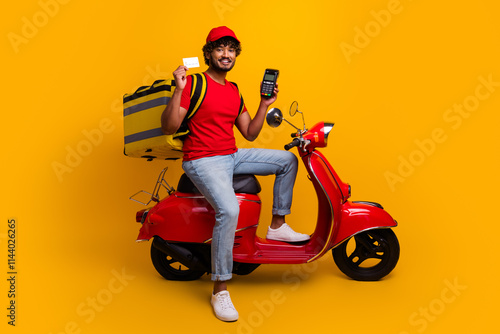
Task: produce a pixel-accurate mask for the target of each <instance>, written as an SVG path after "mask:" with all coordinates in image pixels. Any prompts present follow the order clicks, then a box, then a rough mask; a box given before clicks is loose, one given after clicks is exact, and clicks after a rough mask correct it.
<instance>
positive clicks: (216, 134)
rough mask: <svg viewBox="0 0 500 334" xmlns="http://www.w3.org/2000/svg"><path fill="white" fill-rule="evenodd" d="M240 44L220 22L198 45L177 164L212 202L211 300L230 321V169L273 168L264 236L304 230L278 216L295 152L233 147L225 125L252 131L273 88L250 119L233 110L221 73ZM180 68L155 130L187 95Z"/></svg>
mask: <svg viewBox="0 0 500 334" xmlns="http://www.w3.org/2000/svg"><path fill="white" fill-rule="evenodd" d="M240 52H241V46H240V41H239V40H238V39H237V38H236V35H235V34H234V32H233V31H232V30H231V29H229V28H227V27H224V26H222V27H217V28H214V29H212V30H211V31H210V33H209V34H208V36H207V40H206V44H205V46H204V47H203V54H204V58H205V63H206V64H207V65H208V69H207V70H206V72H204V73H203V75H205V76H206V79H207V94H206V96H205V99H204V100H203V102H202V104H201V106H200V108H199V110H198V111H197V112H196V114H195V115H194V116H193V117H192V118H191V119H190V120H189V121H188V127H189V130H190V133H189V135H188V136H187V138H186V140H185V141H184V147H183V152H184V157H183V162H182V168H183V169H184V171H185V173H186V174H187V175H188V177H189V178H190V179H191V181H192V182H193V183H194V184H195V185H196V186H197V188H198V189H199V190H200V192H201V193H202V194H203V195H204V196H205V197H206V199H207V201H208V202H209V203H210V204H211V205H212V207H213V208H214V210H215V213H216V215H215V219H216V222H215V226H214V229H213V236H212V244H211V252H212V253H211V254H212V255H211V256H212V280H213V281H214V288H213V293H212V306H213V308H214V312H215V315H216V316H217V318H219V319H220V320H223V321H235V320H237V319H238V312H237V311H236V309H235V308H234V306H233V304H232V302H231V298H230V296H229V292H228V291H227V283H226V281H228V280H229V279H231V277H232V266H233V243H234V234H235V230H236V225H237V222H238V214H239V205H238V201H237V199H236V196H235V193H234V190H233V187H232V179H233V174H257V175H270V174H276V179H275V183H274V193H273V194H274V201H273V203H274V204H273V218H272V220H271V226H270V227H269V228H268V232H267V236H266V237H267V239H272V240H280V241H286V242H298V241H305V240H308V239H309V235H306V234H300V233H296V232H294V231H293V230H292V229H291V228H290V227H289V226H288V225H287V224H286V223H285V218H284V216H285V215H287V214H289V213H290V207H291V204H292V192H293V185H294V183H295V177H296V175H297V158H296V157H295V155H294V154H292V153H290V152H286V151H280V150H267V149H240V150H238V149H237V148H236V141H235V137H234V133H233V127H234V125H236V128H237V129H238V130H239V131H240V132H241V134H242V135H243V137H245V139H247V140H249V141H253V140H255V139H256V138H257V136H258V135H259V133H260V130H261V129H262V125H263V123H264V119H265V116H266V112H267V109H268V108H269V106H270V105H271V104H272V103H273V102H274V101H276V98H277V94H278V88H277V87H276V88H275V90H274V94H273V96H272V97H271V98H262V97H261V100H260V105H259V108H258V110H257V113H256V114H255V117H254V118H253V119H252V118H251V117H250V115H249V114H248V112H247V110H246V107H245V106H244V107H243V111H242V113H241V114H240V115H238V112H239V107H240V104H241V101H242V99H241V97H240V94H239V91H238V88H237V87H236V86H235V85H234V84H232V83H230V82H229V81H227V80H226V75H227V72H229V71H230V70H231V69H232V68H233V66H234V64H235V61H236V57H237V56H238V55H239V54H240ZM187 70H188V68H187V67H185V66H179V67H178V68H177V69H176V70H175V71H174V73H173V74H174V78H175V83H176V89H175V92H174V94H173V96H172V98H171V100H170V102H169V103H168V105H167V107H166V108H165V110H164V112H163V114H162V118H161V121H162V130H163V132H164V133H165V134H173V133H175V132H176V131H177V129H178V128H179V126H180V124H181V122H182V120H183V119H184V116H185V115H186V112H187V109H188V107H189V102H190V94H189V92H190V89H191V82H192V78H191V77H190V76H187V75H186V72H187Z"/></svg>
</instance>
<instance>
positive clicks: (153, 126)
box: [123, 73, 207, 161]
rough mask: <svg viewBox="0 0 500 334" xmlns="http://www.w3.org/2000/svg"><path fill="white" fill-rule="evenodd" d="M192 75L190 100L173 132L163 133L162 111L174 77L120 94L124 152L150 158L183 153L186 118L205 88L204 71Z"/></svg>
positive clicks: (197, 104) (170, 157)
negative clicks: (178, 126)
mask: <svg viewBox="0 0 500 334" xmlns="http://www.w3.org/2000/svg"><path fill="white" fill-rule="evenodd" d="M191 76H192V77H193V84H192V88H191V103H190V105H189V109H188V112H187V114H186V117H185V118H184V120H183V122H182V125H181V126H180V128H179V130H177V132H176V133H175V134H173V135H165V134H163V132H162V130H161V114H162V113H163V110H165V107H166V105H167V103H168V101H170V98H171V97H172V95H173V93H174V90H175V80H174V79H167V80H156V81H155V82H154V83H153V85H151V86H142V87H140V88H138V89H137V90H136V91H135V92H134V93H133V94H125V95H124V96H123V125H124V135H125V150H124V153H125V155H127V156H129V157H136V158H146V159H148V160H149V161H150V160H153V159H164V160H175V159H179V158H181V157H182V144H183V138H184V137H185V136H186V135H187V134H188V133H189V129H188V127H187V120H188V119H190V118H191V117H193V116H194V114H195V113H196V111H197V110H198V109H199V107H200V105H201V103H202V102H203V99H204V98H205V95H206V92H207V79H206V77H205V75H203V74H200V73H196V74H192V75H191Z"/></svg>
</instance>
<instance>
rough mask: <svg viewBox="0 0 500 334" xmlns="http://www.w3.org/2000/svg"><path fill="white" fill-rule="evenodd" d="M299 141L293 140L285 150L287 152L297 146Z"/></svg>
mask: <svg viewBox="0 0 500 334" xmlns="http://www.w3.org/2000/svg"><path fill="white" fill-rule="evenodd" d="M299 145H300V140H299V139H298V138H295V139H294V140H293V141H292V142H291V143H289V144H286V145H285V150H287V151H289V150H290V149H292V147H295V146H299Z"/></svg>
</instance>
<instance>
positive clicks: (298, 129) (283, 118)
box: [283, 118, 300, 131]
mask: <svg viewBox="0 0 500 334" xmlns="http://www.w3.org/2000/svg"><path fill="white" fill-rule="evenodd" d="M283 120H284V121H285V122H287V123H288V124H290V125H291V126H293V127H294V128H295V129H297V130H299V131H300V129H299V128H298V127H296V126H295V125H293V124H292V123H290V122H289V121H287V120H286V118H283Z"/></svg>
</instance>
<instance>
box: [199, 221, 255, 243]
mask: <svg viewBox="0 0 500 334" xmlns="http://www.w3.org/2000/svg"><path fill="white" fill-rule="evenodd" d="M258 226H259V224H255V225H251V226H247V227H243V228H240V229H238V230H236V231H234V233H235V234H236V233H238V232H241V231H244V230H248V229H249V228H252V227H258ZM210 241H212V238H210V239H207V240H205V241H203V243H204V244H206V243H208V242H210Z"/></svg>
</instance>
